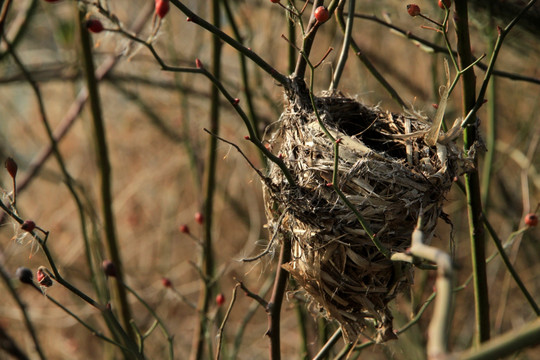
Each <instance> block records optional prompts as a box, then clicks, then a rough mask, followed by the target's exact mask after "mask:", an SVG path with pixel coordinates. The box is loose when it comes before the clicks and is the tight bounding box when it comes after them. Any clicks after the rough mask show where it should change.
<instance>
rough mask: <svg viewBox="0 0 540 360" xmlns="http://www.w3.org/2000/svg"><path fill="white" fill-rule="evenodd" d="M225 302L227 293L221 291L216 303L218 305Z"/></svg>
mask: <svg viewBox="0 0 540 360" xmlns="http://www.w3.org/2000/svg"><path fill="white" fill-rule="evenodd" d="M224 303H225V295H223V294H221V293H219V294H217V296H216V304H217V306H222V305H223V304H224Z"/></svg>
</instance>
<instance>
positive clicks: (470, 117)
mask: <svg viewBox="0 0 540 360" xmlns="http://www.w3.org/2000/svg"><path fill="white" fill-rule="evenodd" d="M535 2H536V0H530V1H529V3H528V4H527V5H526V6H525V7H524V8H523V9H522V10H521V11H520V12H519V14H517V15H516V17H514V18H513V19H512V21H510V23H509V24H508V25H506V27H505V28H504V29H501V28H497V31H498V32H499V36H498V37H497V41H496V42H495V46H494V48H493V52H492V54H491V59H490V61H489V65H488V68H487V70H486V73H485V74H484V80H483V81H482V87H481V88H480V91H479V92H478V98H477V100H476V102H475V103H474V106H472V108H468V109H467V110H468V114H467V116H466V117H465V119H463V122H462V123H461V126H462V127H466V126H467V125H470V124H472V123H474V122H475V121H476V113H477V111H478V110H479V109H480V107H481V106H482V105H483V104H484V96H485V95H486V91H487V88H488V84H489V79H490V78H491V75H492V73H493V70H494V67H495V63H496V61H497V56H498V55H499V51H500V50H501V47H502V44H503V41H504V39H505V37H506V35H508V33H509V32H510V30H512V28H513V27H514V25H515V24H516V23H517V22H518V21H519V19H521V17H522V16H523V15H524V14H525V12H527V10H529V9H530V8H531V7H532V6H533V5H534V3H535ZM458 3H459V2H458ZM456 5H457V4H456ZM458 8H459V7H457V6H456V9H458Z"/></svg>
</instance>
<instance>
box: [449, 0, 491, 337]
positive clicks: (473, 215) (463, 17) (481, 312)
mask: <svg viewBox="0 0 540 360" xmlns="http://www.w3.org/2000/svg"><path fill="white" fill-rule="evenodd" d="M455 3H456V7H455V9H456V10H455V24H456V35H457V52H458V60H459V67H460V68H461V69H464V68H466V67H467V66H469V65H470V64H471V63H472V62H473V56H472V53H471V45H470V39H469V27H468V20H469V17H468V10H467V0H456V2H455ZM475 86H476V76H475V74H474V69H473V67H471V68H469V69H468V70H467V71H465V72H464V73H463V75H462V92H463V99H462V100H463V104H462V105H463V116H464V117H465V116H467V113H468V112H469V111H470V110H471V109H473V108H474V106H475V103H476V89H475ZM463 138H464V147H465V151H466V152H467V151H469V150H470V149H471V147H472V146H473V144H474V143H475V142H476V141H477V138H478V121H474V122H472V123H471V124H470V125H467V126H466V128H465V130H464V132H463ZM474 162H475V167H474V169H477V165H478V161H477V160H476V159H474ZM465 189H466V194H467V212H468V218H469V235H470V240H471V256H472V266H473V275H474V276H473V280H474V303H475V316H476V330H477V332H476V335H475V343H476V344H479V343H481V342H484V341H486V340H488V339H489V337H490V334H489V331H490V322H489V299H488V287H487V276H486V261H485V259H486V250H485V236H484V228H483V225H482V201H481V198H480V197H481V192H480V179H479V176H478V171H476V170H474V171H472V172H471V173H468V174H465Z"/></svg>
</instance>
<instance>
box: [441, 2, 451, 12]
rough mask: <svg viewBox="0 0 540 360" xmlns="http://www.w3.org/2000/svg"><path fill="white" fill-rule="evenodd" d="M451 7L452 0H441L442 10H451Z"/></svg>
mask: <svg viewBox="0 0 540 360" xmlns="http://www.w3.org/2000/svg"><path fill="white" fill-rule="evenodd" d="M445 6H446V7H445ZM450 6H452V0H439V7H440V8H441V9H443V10H444V9H450Z"/></svg>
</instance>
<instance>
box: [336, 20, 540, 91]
mask: <svg viewBox="0 0 540 360" xmlns="http://www.w3.org/2000/svg"><path fill="white" fill-rule="evenodd" d="M345 15H347V13H345ZM354 16H355V17H357V18H360V19H365V20H369V21H374V22H376V23H378V24H380V25H383V26H385V27H388V28H389V29H391V30H393V31H394V32H395V33H397V34H400V35H402V36H404V37H405V38H407V39H411V40H413V41H416V42H417V43H419V44H421V45H422V46H424V47H426V48H429V49H430V50H431V51H433V52H435V53H447V48H445V47H443V46H439V45H437V44H435V43H432V42H430V41H428V40H425V39H423V38H421V37H419V36H416V35H414V34H413V33H412V32H410V31H409V30H403V29H402V28H400V27H398V26H396V25H394V24H391V23H389V22H386V21H384V20H382V19H380V18H378V17H377V16H375V15H366V14H354ZM452 53H453V55H454V56H457V52H455V51H453V52H452ZM476 66H478V67H479V68H480V69H482V70H484V71H485V70H487V68H488V66H487V65H485V64H484V63H481V62H479V63H476ZM493 75H495V76H499V77H504V78H508V79H511V80H517V81H525V82H529V83H532V84H537V85H540V79H539V78H535V77H531V76H524V75H520V74H514V73H510V72H507V71H501V70H493Z"/></svg>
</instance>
